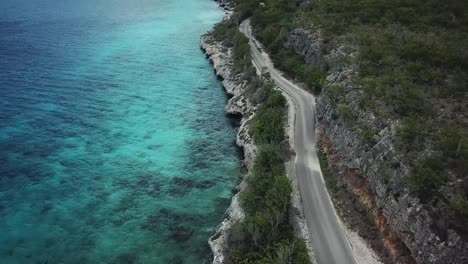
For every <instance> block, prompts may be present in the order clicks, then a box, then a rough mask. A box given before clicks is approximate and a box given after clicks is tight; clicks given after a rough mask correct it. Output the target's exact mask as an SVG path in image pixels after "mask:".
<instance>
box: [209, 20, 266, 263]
mask: <svg viewBox="0 0 468 264" xmlns="http://www.w3.org/2000/svg"><path fill="white" fill-rule="evenodd" d="M229 14H230V13H229V12H227V13H226V17H228V16H229ZM209 33H210V32H208V33H207V34H206V35H204V36H202V38H201V41H200V46H201V48H202V50H203V51H204V52H205V55H206V57H207V58H208V60H209V61H210V62H211V63H212V65H213V68H214V71H215V74H216V75H217V76H218V77H219V78H221V79H222V85H223V87H224V89H225V91H226V93H228V94H229V95H230V96H232V97H231V98H230V99H229V101H228V103H227V105H226V107H225V110H226V112H227V113H228V114H232V115H236V116H240V117H241V119H240V127H239V131H238V132H237V137H236V144H237V146H239V147H240V148H242V151H243V154H244V159H243V161H242V162H243V166H244V167H245V168H246V171H247V173H246V175H243V176H242V180H241V183H240V184H239V185H238V186H237V188H236V190H237V193H236V194H235V195H234V197H233V198H232V200H231V204H230V206H229V208H228V209H227V211H226V213H225V217H226V218H225V219H224V220H223V222H222V223H221V224H220V225H219V228H218V230H217V232H216V234H215V235H213V236H212V237H210V239H209V241H208V243H209V245H210V248H211V251H212V252H213V263H214V264H218V263H225V261H226V257H225V256H226V250H227V239H228V231H229V229H230V228H231V226H232V225H233V224H234V223H235V222H237V221H240V220H242V219H244V217H245V215H244V212H243V210H242V208H241V206H240V201H239V196H240V193H241V191H242V190H243V189H245V186H246V181H245V179H246V178H247V177H248V174H249V171H250V170H251V169H252V167H253V164H254V160H255V156H256V153H257V147H256V146H255V144H254V143H253V139H252V138H251V136H250V133H249V131H250V123H251V120H252V118H253V116H254V114H255V107H253V106H252V104H251V103H250V102H249V100H248V98H246V97H245V95H244V88H245V85H246V83H245V82H242V81H240V78H239V76H235V75H233V74H231V68H232V58H231V50H230V49H227V48H226V47H224V46H223V45H222V43H219V42H216V41H215V40H214V39H213V38H212V37H211V36H210V35H209Z"/></svg>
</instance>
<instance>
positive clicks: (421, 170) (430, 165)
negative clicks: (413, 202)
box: [408, 157, 446, 200]
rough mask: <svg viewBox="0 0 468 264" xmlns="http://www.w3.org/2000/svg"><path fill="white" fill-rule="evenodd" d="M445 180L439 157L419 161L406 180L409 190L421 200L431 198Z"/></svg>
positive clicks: (442, 165)
mask: <svg viewBox="0 0 468 264" xmlns="http://www.w3.org/2000/svg"><path fill="white" fill-rule="evenodd" d="M445 180H446V175H445V173H444V163H443V161H442V160H441V159H440V158H439V157H429V158H425V159H422V160H419V161H418V162H417V163H416V166H415V167H414V168H413V170H412V171H411V174H410V176H409V178H408V182H409V185H410V187H411V189H412V190H413V191H414V192H415V193H417V194H418V195H419V197H420V198H421V199H423V200H427V199H428V198H430V197H432V195H433V194H434V193H436V192H437V190H438V188H439V187H440V186H441V185H442V184H443V183H444V182H445Z"/></svg>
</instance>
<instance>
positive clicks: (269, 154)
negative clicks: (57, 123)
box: [212, 18, 310, 264]
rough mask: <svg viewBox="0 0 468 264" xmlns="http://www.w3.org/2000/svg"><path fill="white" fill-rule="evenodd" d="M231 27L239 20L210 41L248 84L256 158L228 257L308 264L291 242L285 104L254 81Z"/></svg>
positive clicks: (300, 246)
mask: <svg viewBox="0 0 468 264" xmlns="http://www.w3.org/2000/svg"><path fill="white" fill-rule="evenodd" d="M235 21H239V20H238V19H236V18H233V19H231V20H229V21H225V22H223V23H221V24H218V25H217V26H216V27H215V30H214V32H213V33H212V35H213V37H214V38H215V39H216V40H218V41H223V42H224V44H225V46H227V47H231V48H232V51H233V55H234V56H233V58H234V65H233V66H234V71H235V73H237V74H239V75H240V76H241V78H242V79H243V80H245V81H247V82H248V90H249V91H248V92H249V93H250V94H251V95H252V96H251V100H252V101H253V102H254V103H256V104H257V107H258V111H257V114H256V116H255V118H254V120H253V124H252V136H253V138H254V141H255V143H256V145H257V146H258V147H259V152H258V155H257V158H256V160H255V164H254V167H253V169H252V171H251V174H250V176H249V178H248V187H247V189H246V190H245V191H244V192H243V193H242V195H241V203H242V207H243V209H244V211H245V213H246V217H245V219H244V221H242V222H239V223H236V224H235V225H234V226H233V228H232V229H231V231H230V234H229V249H230V257H231V260H232V261H233V262H234V263H240V264H247V263H249V264H250V263H252V264H253V263H256V264H260V263H262V264H263V263H265V264H266V263H310V260H309V256H308V253H307V248H306V246H305V243H304V242H303V241H302V240H299V239H297V238H296V237H295V236H294V233H293V229H292V227H291V225H290V223H289V218H288V216H289V207H290V198H291V192H292V187H291V182H290V180H289V179H288V178H287V176H286V171H285V167H284V163H285V162H286V160H287V159H289V158H290V157H289V155H288V154H287V153H289V144H288V143H287V138H286V135H285V130H284V125H285V123H284V122H285V119H286V99H285V98H284V97H283V95H282V94H281V93H280V92H279V91H277V90H275V89H274V85H273V83H272V82H271V81H270V80H269V79H268V78H267V77H258V76H257V75H256V73H255V70H254V69H253V66H252V64H251V57H250V50H249V46H248V45H249V43H248V39H247V38H246V37H245V36H244V35H243V34H242V33H240V32H239V31H238V29H237V27H238V24H237V22H235Z"/></svg>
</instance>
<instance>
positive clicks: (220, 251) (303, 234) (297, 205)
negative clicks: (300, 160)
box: [200, 0, 317, 264]
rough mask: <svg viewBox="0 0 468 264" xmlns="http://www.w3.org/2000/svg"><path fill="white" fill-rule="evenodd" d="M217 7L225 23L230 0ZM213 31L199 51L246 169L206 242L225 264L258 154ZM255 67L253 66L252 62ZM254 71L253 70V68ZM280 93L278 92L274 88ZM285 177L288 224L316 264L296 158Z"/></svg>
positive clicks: (248, 112) (242, 99) (226, 54)
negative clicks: (222, 97) (217, 84)
mask: <svg viewBox="0 0 468 264" xmlns="http://www.w3.org/2000/svg"><path fill="white" fill-rule="evenodd" d="M216 2H217V3H218V5H219V6H220V7H221V8H223V9H224V17H223V20H222V21H224V20H227V19H229V18H230V16H231V15H232V14H233V12H234V11H233V8H232V6H231V4H230V1H229V0H218V1H216ZM211 31H212V30H210V31H208V32H207V33H205V34H204V35H203V36H202V37H201V40H200V48H201V50H202V51H203V52H204V54H205V56H206V58H207V59H208V60H209V62H210V63H211V64H212V66H213V69H214V73H215V74H216V76H217V77H218V78H219V79H220V80H221V83H222V86H223V88H224V90H225V92H226V94H227V95H228V96H229V97H230V98H229V100H228V103H227V104H226V107H225V111H226V113H227V115H230V116H234V117H235V118H236V120H239V124H240V126H239V130H238V132H237V136H236V144H237V146H238V147H239V149H240V152H241V153H243V155H242V156H243V158H244V159H242V160H241V163H242V166H243V167H244V168H245V170H246V171H245V172H244V173H242V176H241V181H240V183H239V184H238V185H237V187H236V188H235V190H236V191H237V192H236V194H235V195H234V196H233V197H232V199H231V204H230V206H229V207H228V209H227V210H226V213H225V218H224V219H223V221H222V222H221V223H220V224H219V226H218V228H217V232H216V233H215V234H214V235H213V236H212V237H210V239H209V241H208V243H209V245H210V248H211V251H212V254H213V262H212V263H213V264H220V263H225V262H224V261H225V255H226V254H225V252H226V249H227V248H228V246H227V234H228V231H229V230H230V228H231V226H232V225H233V224H234V223H235V222H237V221H239V220H242V219H244V217H245V215H244V212H243V209H242V208H241V206H240V201H239V195H240V193H241V192H242V191H243V190H244V189H245V187H246V185H247V183H246V178H247V177H248V176H249V174H250V171H251V169H252V167H253V163H254V161H255V156H256V152H257V146H256V145H255V144H254V143H253V139H252V138H251V137H250V121H251V120H252V118H253V117H254V116H255V110H256V109H255V107H253V106H252V105H251V104H250V102H249V99H248V98H247V97H246V96H245V95H244V92H245V91H244V90H243V88H244V87H245V85H246V83H244V82H239V78H238V77H237V75H236V76H231V69H230V67H231V66H232V58H231V49H229V48H226V47H224V46H223V45H222V43H219V42H216V41H215V40H214V39H213V38H212V37H211V36H209V34H210V32H211ZM253 65H254V67H255V64H254V63H253ZM255 68H256V67H255ZM256 69H257V74H259V75H261V71H260V70H259V69H258V68H256ZM276 89H277V90H279V91H281V89H279V88H277V87H276ZM281 92H282V93H283V95H284V96H285V98H286V100H287V107H288V110H287V118H288V120H287V122H286V123H285V130H286V134H287V136H288V142H289V146H290V149H291V150H292V152H293V153H294V124H295V116H296V109H295V104H294V103H293V101H292V98H291V97H290V96H289V95H287V94H284V92H283V91H281ZM285 168H286V176H287V177H288V178H289V179H290V180H291V184H292V194H291V198H290V206H291V208H290V210H289V217H288V218H289V221H290V223H291V225H292V226H293V228H294V234H295V236H296V237H297V238H299V239H301V240H303V241H304V242H305V244H306V246H307V250H308V253H309V256H310V259H311V263H314V264H315V263H317V261H316V258H315V254H314V251H313V247H312V243H311V240H310V237H309V231H308V227H307V224H306V221H305V217H304V213H303V207H302V201H301V196H300V193H299V189H298V184H297V178H296V172H295V157H294V154H293V155H292V156H291V159H290V160H288V161H287V162H286V163H285Z"/></svg>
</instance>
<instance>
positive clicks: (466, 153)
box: [236, 0, 468, 234]
mask: <svg viewBox="0 0 468 264" xmlns="http://www.w3.org/2000/svg"><path fill="white" fill-rule="evenodd" d="M236 2H237V13H238V14H239V19H243V18H246V17H251V21H252V25H253V27H254V33H255V34H256V36H257V38H258V39H259V40H260V41H261V42H262V43H263V44H264V45H265V47H266V48H267V49H268V51H269V53H270V54H271V55H272V58H273V60H274V63H275V64H276V66H277V67H279V68H280V69H281V70H283V71H284V72H286V73H287V74H288V75H290V77H293V78H296V79H297V80H299V81H301V82H303V83H305V84H307V86H308V87H309V88H310V90H311V91H313V92H315V93H319V92H320V91H321V90H322V89H323V88H322V87H326V89H325V91H324V92H325V94H326V95H327V96H329V97H330V98H331V99H332V103H334V104H335V105H336V107H337V110H338V114H339V115H340V116H341V117H343V119H344V120H345V121H346V122H348V123H349V124H351V125H352V126H353V127H355V128H356V129H359V131H362V134H363V138H364V140H365V142H367V143H368V144H369V145H370V146H373V145H374V144H375V143H376V140H375V135H376V134H377V133H378V132H379V131H378V130H379V129H382V128H383V127H380V128H376V127H371V126H369V125H368V124H365V123H364V122H362V120H360V115H358V113H357V112H356V107H351V106H350V105H349V104H356V103H358V104H359V109H360V111H364V112H370V113H372V114H373V115H374V116H376V117H377V118H379V119H381V120H386V121H385V122H388V121H389V120H391V121H392V122H397V124H398V125H399V127H398V128H397V135H396V137H394V141H395V145H396V146H397V150H398V151H399V152H400V153H401V154H402V157H404V158H403V159H404V160H403V162H404V163H405V164H407V165H409V166H410V167H411V171H410V174H409V177H408V180H407V184H408V187H409V188H410V190H412V191H413V193H414V194H415V195H417V196H419V197H420V198H421V200H422V201H423V202H428V203H429V202H430V201H431V200H434V199H436V200H439V201H442V202H443V203H444V204H446V207H447V208H449V211H450V214H449V218H450V219H449V225H451V226H453V227H455V228H457V229H458V230H461V231H463V232H465V233H467V234H468V228H466V227H464V226H465V225H464V224H463V223H466V222H468V210H467V208H468V180H467V179H466V175H467V174H468V114H467V113H468V104H467V103H466V102H467V101H468V98H467V97H468V51H467V49H466V47H468V2H466V1H460V0H448V1H437V0H428V1H426V0H410V1H408V0H327V1H299V0H298V1H294V0H293V1H290V0H236ZM295 28H305V29H310V30H312V31H314V30H315V31H316V30H319V31H320V32H321V33H322V34H321V35H322V37H323V43H321V48H320V50H321V52H322V53H323V54H324V55H326V54H330V52H331V51H332V50H333V49H334V48H336V47H337V45H338V44H345V45H348V46H349V47H352V49H354V50H356V51H357V56H356V57H354V58H351V59H349V60H343V61H340V62H338V65H334V67H343V66H346V65H349V64H353V65H355V66H357V68H358V72H359V73H358V74H357V75H356V76H354V79H353V80H352V81H351V82H352V83H351V84H350V85H352V86H353V87H356V88H357V89H361V91H362V92H363V96H362V98H361V99H360V102H346V99H345V93H346V89H345V87H340V86H332V87H330V86H327V85H325V86H324V84H326V83H325V76H326V74H327V70H329V66H328V65H326V64H324V63H322V64H320V65H318V66H311V65H307V64H306V63H305V62H304V59H303V58H301V57H300V56H299V55H297V54H296V53H295V52H294V51H292V50H291V49H289V48H287V45H286V43H287V36H288V33H289V32H290V31H291V30H293V29H295Z"/></svg>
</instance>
